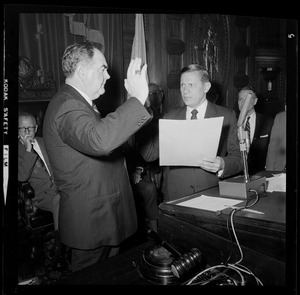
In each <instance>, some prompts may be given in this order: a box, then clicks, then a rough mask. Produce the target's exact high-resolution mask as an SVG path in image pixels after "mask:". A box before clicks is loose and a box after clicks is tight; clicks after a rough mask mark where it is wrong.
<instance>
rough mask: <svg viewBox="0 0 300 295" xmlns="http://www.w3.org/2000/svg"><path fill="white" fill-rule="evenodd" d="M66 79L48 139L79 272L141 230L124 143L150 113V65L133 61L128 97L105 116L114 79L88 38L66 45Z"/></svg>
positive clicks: (46, 130)
mask: <svg viewBox="0 0 300 295" xmlns="http://www.w3.org/2000/svg"><path fill="white" fill-rule="evenodd" d="M62 69H63V72H64V74H65V76H66V80H65V84H64V85H63V86H62V87H61V88H60V89H59V91H58V93H57V94H56V95H55V96H54V97H53V98H52V99H51V101H50V103H49V105H48V108H47V111H46V114H45V118H44V125H43V137H44V140H45V143H46V149H47V152H48V156H49V159H50V163H51V165H52V169H53V174H54V181H55V183H56V185H57V187H58V191H59V194H60V197H61V198H60V211H59V229H60V234H61V240H62V242H63V243H64V244H66V245H67V246H69V247H70V248H72V265H71V268H72V271H76V270H79V269H81V268H84V267H86V266H89V265H92V264H94V263H96V262H97V261H99V260H102V259H106V258H108V257H110V256H113V255H115V254H117V253H118V251H119V245H120V243H121V242H122V241H123V240H125V239H126V238H128V237H130V236H131V235H133V234H134V233H135V232H136V230H137V216H136V208H135V203H134V199H133V194H132V189H131V186H130V181H129V177H128V173H127V170H126V165H125V158H124V155H123V153H122V149H121V148H120V147H121V145H122V144H124V143H125V142H126V141H127V140H128V139H129V138H130V136H132V135H133V134H134V133H135V132H136V131H137V130H139V129H140V128H141V127H142V126H143V125H144V124H145V123H146V122H148V121H149V120H151V116H150V115H149V113H148V112H147V110H146V108H145V107H144V103H145V101H146V99H147V97H148V92H149V90H148V85H147V79H146V70H147V65H144V66H143V67H142V69H141V59H138V58H137V59H135V60H132V61H131V62H130V65H129V68H128V71H127V79H125V88H126V90H127V92H128V94H129V99H128V100H127V101H126V102H125V103H124V104H123V105H121V106H120V107H119V108H117V109H116V110H115V111H114V112H112V113H110V114H108V115H107V116H106V117H105V118H102V117H101V114H100V113H99V111H98V110H97V108H96V106H95V105H94V103H93V101H94V100H95V99H97V98H98V97H99V96H101V95H102V94H103V93H104V92H105V89H104V86H105V83H106V80H107V79H109V78H110V76H109V74H108V72H107V63H106V60H105V57H104V55H103V54H102V52H101V51H100V50H98V49H97V48H96V47H95V46H94V45H93V44H91V43H89V42H85V43H80V44H73V45H71V46H69V47H67V48H66V50H65V52H64V54H63V58H62Z"/></svg>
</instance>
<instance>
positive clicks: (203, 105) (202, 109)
mask: <svg viewBox="0 0 300 295" xmlns="http://www.w3.org/2000/svg"><path fill="white" fill-rule="evenodd" d="M206 108H207V99H206V100H204V102H203V103H201V104H200V105H199V106H198V107H197V108H196V110H197V111H198V113H197V119H204V115H205V112H206ZM192 110H195V109H192V108H190V107H189V106H187V107H186V119H187V120H191V117H192Z"/></svg>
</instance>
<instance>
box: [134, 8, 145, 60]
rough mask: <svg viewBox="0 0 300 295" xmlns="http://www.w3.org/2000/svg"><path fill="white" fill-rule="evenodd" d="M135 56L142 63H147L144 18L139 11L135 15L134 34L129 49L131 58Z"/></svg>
mask: <svg viewBox="0 0 300 295" xmlns="http://www.w3.org/2000/svg"><path fill="white" fill-rule="evenodd" d="M136 57H139V58H141V59H142V64H144V63H147V58H146V42H145V32H144V20H143V14H141V13H136V15H135V34H134V38H133V44H132V49H131V59H134V58H136Z"/></svg>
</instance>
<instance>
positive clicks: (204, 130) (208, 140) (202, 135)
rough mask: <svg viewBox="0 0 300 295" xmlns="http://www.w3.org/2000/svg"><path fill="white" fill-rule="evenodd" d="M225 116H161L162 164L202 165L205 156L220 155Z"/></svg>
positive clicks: (160, 142) (160, 159) (160, 153)
mask: <svg viewBox="0 0 300 295" xmlns="http://www.w3.org/2000/svg"><path fill="white" fill-rule="evenodd" d="M223 119H224V118H223V117H217V118H207V119H199V120H168V119H160V120H159V161H160V165H161V166H172V165H175V166H199V164H198V161H199V159H200V158H201V157H203V156H206V157H212V158H214V157H216V155H217V150H218V146H219V141H220V135H221V130H222V124H223Z"/></svg>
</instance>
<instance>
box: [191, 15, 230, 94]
mask: <svg viewBox="0 0 300 295" xmlns="http://www.w3.org/2000/svg"><path fill="white" fill-rule="evenodd" d="M190 45H191V46H190V50H191V53H190V54H191V62H192V63H199V64H201V65H203V66H205V67H206V68H207V69H208V70H209V72H210V75H211V79H212V82H214V83H216V84H218V85H220V86H222V87H223V88H224V87H227V85H228V69H229V52H230V42H229V21H228V16H226V15H220V14H195V15H193V20H192V34H191V44H190Z"/></svg>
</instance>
